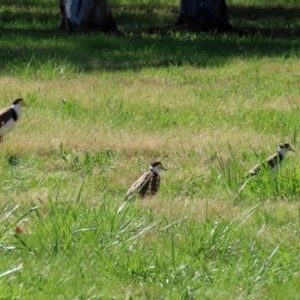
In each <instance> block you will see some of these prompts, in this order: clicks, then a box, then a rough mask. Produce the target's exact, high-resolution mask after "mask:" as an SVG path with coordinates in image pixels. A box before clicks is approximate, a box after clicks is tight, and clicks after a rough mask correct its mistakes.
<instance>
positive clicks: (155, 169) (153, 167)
mask: <svg viewBox="0 0 300 300" xmlns="http://www.w3.org/2000/svg"><path fill="white" fill-rule="evenodd" d="M161 170H164V171H167V169H166V168H164V166H163V165H162V163H161V162H160V161H155V162H153V163H152V164H151V165H150V171H152V172H155V173H157V174H159V172H160V171H161Z"/></svg>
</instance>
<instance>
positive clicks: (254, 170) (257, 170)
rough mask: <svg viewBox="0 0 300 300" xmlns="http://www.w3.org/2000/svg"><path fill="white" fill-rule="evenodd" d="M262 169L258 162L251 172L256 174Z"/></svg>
mask: <svg viewBox="0 0 300 300" xmlns="http://www.w3.org/2000/svg"><path fill="white" fill-rule="evenodd" d="M259 170H260V164H256V165H255V166H254V167H253V168H252V169H251V170H250V171H249V173H250V174H251V175H256V174H257V173H258V172H259Z"/></svg>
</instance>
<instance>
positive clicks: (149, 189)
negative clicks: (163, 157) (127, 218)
mask: <svg viewBox="0 0 300 300" xmlns="http://www.w3.org/2000/svg"><path fill="white" fill-rule="evenodd" d="M161 170H164V171H166V169H165V168H164V167H163V165H162V163H161V162H160V161H156V162H153V163H152V164H151V165H150V168H149V171H148V172H146V173H144V174H143V175H142V176H141V177H140V178H139V179H137V180H136V181H135V182H134V183H133V185H132V186H131V187H130V189H129V190H128V191H127V193H126V197H130V198H131V196H133V195H134V194H139V196H140V197H141V198H144V197H146V196H148V195H155V194H156V193H157V192H158V190H159V186H160V171H161Z"/></svg>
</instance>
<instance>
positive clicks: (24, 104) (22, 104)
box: [12, 98, 26, 107]
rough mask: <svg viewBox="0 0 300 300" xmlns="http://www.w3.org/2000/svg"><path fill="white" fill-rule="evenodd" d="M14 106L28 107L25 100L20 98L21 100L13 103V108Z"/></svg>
mask: <svg viewBox="0 0 300 300" xmlns="http://www.w3.org/2000/svg"><path fill="white" fill-rule="evenodd" d="M13 105H20V106H21V107H23V106H26V103H25V101H24V99H22V98H19V99H16V100H15V101H14V102H13V103H12V106H13Z"/></svg>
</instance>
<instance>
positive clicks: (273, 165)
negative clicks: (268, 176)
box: [249, 143, 295, 176]
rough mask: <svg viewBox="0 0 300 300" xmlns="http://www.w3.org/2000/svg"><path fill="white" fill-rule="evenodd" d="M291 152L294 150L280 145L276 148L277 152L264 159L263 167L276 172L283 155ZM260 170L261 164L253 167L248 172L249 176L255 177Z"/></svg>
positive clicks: (287, 145)
mask: <svg viewBox="0 0 300 300" xmlns="http://www.w3.org/2000/svg"><path fill="white" fill-rule="evenodd" d="M289 151H292V152H295V150H294V149H293V148H292V147H291V145H290V144H288V143H286V144H281V145H279V146H278V150H277V152H276V153H274V154H273V155H271V156H269V157H268V158H267V159H266V162H265V163H263V165H266V166H267V167H268V168H270V170H274V171H275V170H277V168H278V166H279V165H280V164H281V163H282V161H283V159H284V157H285V155H286V153H287V152H289ZM260 169H261V164H257V165H255V166H254V167H253V168H252V169H251V170H250V171H249V173H250V175H252V176H255V175H257V173H258V172H259V171H260Z"/></svg>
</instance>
